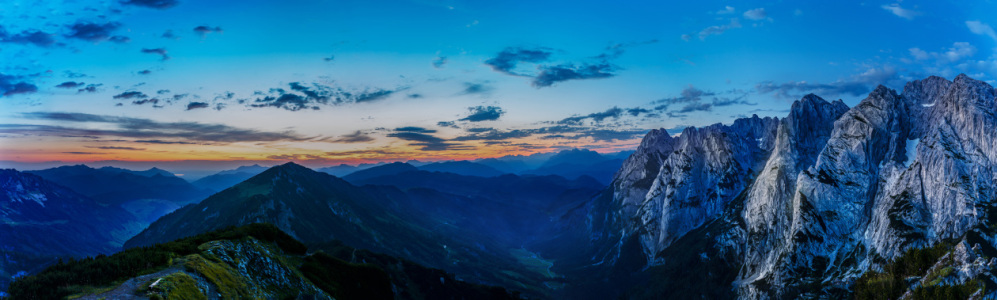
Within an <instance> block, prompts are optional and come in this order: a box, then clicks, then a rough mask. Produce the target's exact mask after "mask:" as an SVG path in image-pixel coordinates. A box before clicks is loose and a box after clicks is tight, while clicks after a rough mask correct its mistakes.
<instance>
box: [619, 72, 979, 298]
mask: <svg viewBox="0 0 997 300" xmlns="http://www.w3.org/2000/svg"><path fill="white" fill-rule="evenodd" d="M752 119H754V118H752ZM739 121H740V120H739ZM741 122H744V121H741ZM995 123H997V117H995V101H994V88H993V87H991V86H990V85H988V84H986V83H984V82H981V81H977V80H974V79H972V78H969V77H968V76H965V75H960V76H958V77H956V78H955V79H954V80H953V81H948V80H946V79H944V78H940V77H929V78H926V79H923V80H918V81H913V82H910V83H908V84H907V85H906V86H905V87H904V91H903V93H900V94H898V93H896V92H895V91H893V90H890V89H888V88H886V87H883V86H880V87H877V88H876V89H875V90H874V91H873V92H871V93H870V94H869V96H868V97H866V99H864V100H862V101H861V102H860V103H859V104H858V105H856V106H855V107H853V108H851V109H848V108H847V107H845V105H844V104H842V103H841V102H840V101H836V102H833V103H829V102H827V101H824V100H822V99H819V98H818V97H816V96H813V95H808V96H806V97H804V98H803V99H801V100H799V101H796V102H795V103H794V104H793V108H792V110H791V112H790V115H789V116H788V117H786V118H785V119H783V120H782V121H781V122H779V125H778V128H777V129H776V130H774V131H773V133H771V134H770V136H772V137H773V142H772V144H771V147H770V148H766V146H764V145H763V144H761V143H760V144H759V145H758V146H757V149H754V148H748V149H741V148H737V147H730V146H732V145H740V144H738V143H736V142H735V143H731V142H732V141H737V140H738V139H736V138H735V139H731V138H729V137H730V136H732V135H728V136H727V139H722V138H716V137H717V136H722V135H719V132H721V131H723V130H722V129H726V128H732V127H735V126H736V125H737V124H738V123H737V122H735V124H734V125H732V126H722V125H714V126H711V127H708V128H713V129H712V131H711V130H710V129H701V130H691V131H687V132H683V134H682V135H681V136H679V137H674V138H671V139H670V140H666V139H659V140H660V141H663V142H659V143H660V144H652V143H653V140H652V139H651V137H652V134H654V135H660V133H656V132H652V133H651V134H649V135H648V137H646V138H645V142H644V143H642V145H641V149H638V151H637V152H636V153H635V154H634V156H638V155H640V156H643V157H631V158H630V159H628V160H627V162H628V165H625V166H624V167H623V168H622V169H621V171H620V173H619V174H618V175H617V180H618V181H617V182H616V183H615V184H614V188H615V189H616V190H615V196H616V197H615V199H614V200H615V202H614V203H619V204H621V206H620V207H621V208H623V209H620V210H619V211H618V213H619V214H620V215H621V217H620V220H622V222H623V225H621V228H624V235H630V236H640V238H641V240H642V245H643V246H644V247H645V249H644V250H645V253H646V254H647V255H649V256H654V255H658V254H660V253H663V252H662V251H663V250H664V249H666V248H667V247H668V245H669V241H672V240H674V239H675V238H676V237H678V236H681V235H682V234H683V233H685V232H689V230H690V229H693V228H697V227H700V226H701V225H703V224H709V223H710V222H719V223H724V224H726V225H720V226H712V227H711V228H724V229H723V232H713V233H710V234H709V235H710V236H709V238H712V239H716V243H714V245H712V246H711V247H713V248H714V249H725V251H736V252H737V253H734V255H732V257H739V258H740V260H739V261H734V262H730V263H729V266H728V267H729V270H730V271H732V272H738V274H739V275H738V278H737V279H736V280H735V281H734V282H732V283H731V284H732V285H733V288H735V289H736V290H737V291H738V293H739V295H740V296H741V297H743V298H769V297H796V296H799V295H801V294H809V295H811V296H819V295H820V294H822V293H826V292H828V291H829V290H830V289H835V288H841V289H843V290H847V282H849V280H850V279H852V278H855V277H857V276H858V275H860V274H862V273H863V272H864V271H865V270H868V269H870V268H876V267H877V265H879V264H881V263H882V262H885V261H888V260H890V259H892V258H894V257H897V255H899V253H901V252H902V251H903V250H905V249H908V248H911V247H924V246H928V245H933V244H936V243H938V242H940V241H942V240H951V239H959V238H961V237H963V236H965V235H966V234H967V232H970V231H971V230H973V229H974V228H981V226H983V227H982V228H986V227H987V226H989V225H986V224H985V223H987V222H985V221H986V220H987V218H988V217H991V216H988V215H987V211H988V210H992V208H991V207H992V205H993V202H994V201H993V200H994V199H995V198H997V197H995V196H997V195H995V190H997V187H995V186H994V182H995V179H997V172H995V171H997V170H995V167H997V165H995V163H994V162H995V161H997V160H995V159H997V124H995ZM733 136H737V135H733ZM683 140H684V141H686V142H685V143H680V142H679V141H683ZM692 141H707V142H699V143H695V142H692ZM690 142H692V143H690ZM689 145H694V146H692V147H690V146H689ZM718 145H719V146H720V147H718ZM644 148H646V149H644ZM647 149H673V150H672V153H671V154H670V155H657V154H656V153H660V151H657V152H656V151H651V150H647ZM733 149H739V151H741V152H740V153H734V154H731V153H730V152H729V151H732V150H733ZM696 151H714V152H713V153H703V154H697V155H689V154H687V153H697V152H696ZM679 153H683V154H686V155H678V154H679ZM752 155H756V157H757V156H758V155H760V156H761V158H758V159H756V160H755V161H752V160H751V159H749V157H751V156H752ZM683 159H684V160H683ZM657 161H660V163H658V165H660V171H659V172H657V174H656V175H655V176H656V177H655V178H656V179H655V181H654V184H652V185H651V187H650V188H649V189H648V192H647V193H646V194H644V197H643V199H641V197H640V192H641V191H642V190H641V189H640V188H641V187H642V186H641V185H640V184H637V183H638V182H640V181H639V179H644V178H647V174H650V173H651V172H649V171H647V170H646V169H641V168H640V166H637V165H629V164H630V163H634V164H637V163H640V162H648V164H647V165H648V166H651V167H654V166H655V164H654V163H651V162H657ZM756 164H757V165H762V166H764V167H760V168H757V169H751V170H752V171H755V170H757V173H756V174H757V176H750V175H751V174H752V172H746V170H749V169H748V168H744V167H745V166H752V165H756ZM696 167H699V169H696ZM738 167H741V168H740V169H739V168H738ZM683 169H688V170H689V171H692V172H688V173H683V172H682V170H683ZM635 170H643V171H644V173H643V174H638V173H635ZM693 170H695V171H693ZM693 174H698V175H693ZM731 175H736V176H733V177H731ZM642 176H643V177H642ZM737 176H742V177H740V178H738V177H737ZM718 178H721V179H718ZM722 178H737V181H738V182H731V181H724V180H722ZM720 186H724V187H729V188H730V190H732V191H736V190H738V189H743V190H744V196H743V197H738V198H736V199H737V200H736V201H733V202H732V201H731V199H734V198H729V197H730V195H731V194H729V193H718V192H716V191H717V190H718V189H719V187H720ZM711 188H712V189H711ZM714 195H717V196H714ZM721 195H723V196H721ZM734 195H737V193H734ZM718 199H723V200H718ZM633 203H640V205H639V206H634V204H633ZM627 204H630V206H629V207H628V206H627ZM633 207H637V208H636V209H634V208H633ZM719 212H723V216H720V217H718V213H719ZM628 217H629V218H628ZM992 217H997V216H992ZM987 243H990V244H992V243H991V242H987ZM989 247H990V248H992V245H991V246H989ZM661 263H665V264H667V263H668V257H661V258H660V259H658V260H654V261H651V264H661ZM825 295H826V294H825Z"/></svg>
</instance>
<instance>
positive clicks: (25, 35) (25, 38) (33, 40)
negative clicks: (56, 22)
mask: <svg viewBox="0 0 997 300" xmlns="http://www.w3.org/2000/svg"><path fill="white" fill-rule="evenodd" d="M0 42H3V43H14V44H22V45H35V46H38V47H49V46H52V45H54V44H55V38H54V37H53V35H52V34H50V33H46V32H42V31H38V30H25V31H21V33H18V34H13V35H12V34H10V33H8V32H7V30H5V29H4V28H3V26H0Z"/></svg>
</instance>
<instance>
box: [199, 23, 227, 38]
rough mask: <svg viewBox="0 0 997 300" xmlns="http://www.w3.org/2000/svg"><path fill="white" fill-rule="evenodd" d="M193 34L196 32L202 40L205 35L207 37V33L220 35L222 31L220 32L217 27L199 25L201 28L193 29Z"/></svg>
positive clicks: (219, 28)
mask: <svg viewBox="0 0 997 300" xmlns="http://www.w3.org/2000/svg"><path fill="white" fill-rule="evenodd" d="M194 32H196V33H197V34H198V35H200V36H201V37H202V38H203V37H204V36H205V35H207V34H209V33H212V32H217V33H221V32H223V31H222V28H221V27H218V26H215V27H211V26H204V25H201V26H197V27H194Z"/></svg>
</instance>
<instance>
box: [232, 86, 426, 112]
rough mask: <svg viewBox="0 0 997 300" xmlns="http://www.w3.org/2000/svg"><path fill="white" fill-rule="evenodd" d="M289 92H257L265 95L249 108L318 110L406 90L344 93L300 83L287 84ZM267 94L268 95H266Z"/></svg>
mask: <svg viewBox="0 0 997 300" xmlns="http://www.w3.org/2000/svg"><path fill="white" fill-rule="evenodd" d="M288 86H289V88H290V91H288V90H285V89H283V88H272V89H270V91H269V92H268V93H264V92H257V94H259V95H266V96H265V97H263V98H257V99H256V100H255V101H253V102H252V103H250V104H249V106H251V107H277V108H283V109H286V110H290V111H298V110H301V109H306V108H307V109H312V110H318V109H319V105H338V104H346V103H362V102H373V101H378V100H383V99H387V98H388V97H390V96H391V95H393V94H395V93H396V92H399V91H403V90H406V89H407V88H406V87H400V88H396V89H393V90H387V89H380V88H368V89H366V90H363V91H353V92H350V91H346V90H343V89H342V88H338V87H330V86H326V85H322V84H317V83H312V84H310V85H305V84H302V83H300V82H291V83H290V84H288ZM267 94H269V95H267Z"/></svg>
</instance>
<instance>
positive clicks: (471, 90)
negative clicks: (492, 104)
mask: <svg viewBox="0 0 997 300" xmlns="http://www.w3.org/2000/svg"><path fill="white" fill-rule="evenodd" d="M493 90H495V88H493V87H492V86H490V85H488V82H487V81H485V82H465V83H464V90H462V91H460V93H459V94H458V95H473V94H488V93H491V92H492V91H493Z"/></svg>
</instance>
